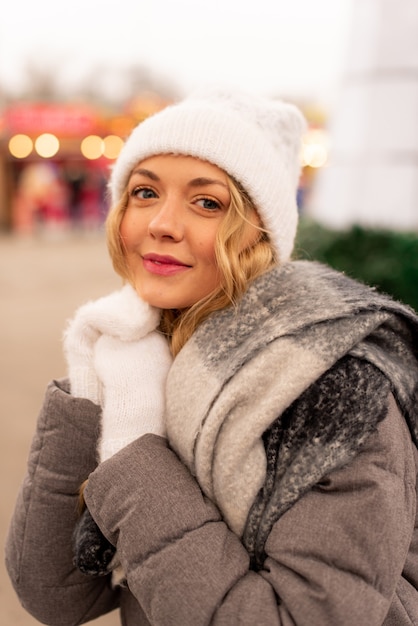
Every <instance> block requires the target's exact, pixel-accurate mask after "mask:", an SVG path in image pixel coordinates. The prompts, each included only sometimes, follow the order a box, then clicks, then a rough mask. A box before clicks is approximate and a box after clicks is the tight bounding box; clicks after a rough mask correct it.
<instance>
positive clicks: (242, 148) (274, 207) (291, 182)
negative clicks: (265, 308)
mask: <svg viewBox="0 0 418 626" xmlns="http://www.w3.org/2000/svg"><path fill="white" fill-rule="evenodd" d="M305 128H306V122H305V119H304V117H303V115H302V114H301V112H300V111H299V109H298V108H296V107H295V106H294V105H292V104H287V103H284V102H281V101H277V100H269V99H266V98H263V97H260V96H255V95H253V94H243V93H230V92H219V91H217V92H210V93H206V94H204V93H199V94H194V95H192V96H190V97H188V98H187V99H185V100H183V101H182V102H180V103H178V104H174V105H171V106H169V107H167V108H165V109H163V110H162V111H160V112H158V113H156V114H155V115H152V116H151V117H149V118H147V119H146V120H145V121H144V122H141V123H140V124H139V125H138V126H137V127H136V128H135V129H134V130H133V132H132V134H131V135H130V137H129V138H128V140H127V141H126V143H125V145H124V147H123V148H122V151H121V153H120V155H119V157H118V159H117V161H116V162H115V164H114V166H113V170H112V174H111V178H110V183H109V187H110V191H111V201H112V204H115V203H116V202H118V201H119V200H120V198H121V197H122V194H123V192H124V190H125V188H126V185H127V183H128V179H129V176H130V174H131V172H132V170H133V168H134V167H135V165H137V163H138V162H139V161H142V160H144V159H146V158H148V157H151V156H155V155H158V154H182V155H190V156H194V157H198V158H200V159H202V160H204V161H209V162H210V163H212V164H214V165H217V166H218V167H219V168H221V169H222V170H224V171H225V172H226V173H227V174H229V175H230V176H232V178H234V179H235V180H236V181H237V182H239V183H240V184H241V185H242V187H243V188H244V189H245V190H246V192H247V193H248V195H249V196H250V198H251V199H252V201H253V203H254V205H255V207H256V209H257V212H258V213H259V215H260V217H261V219H262V222H263V224H264V226H265V228H266V229H267V230H268V233H269V236H270V240H271V241H272V243H273V245H274V246H275V248H276V250H277V252H278V255H279V259H280V260H281V261H286V260H288V259H289V257H290V255H291V253H292V249H293V243H294V238H295V234H296V229H297V222H298V210H297V205H296V192H297V186H298V181H299V176H300V149H301V139H302V133H303V132H304V130H305Z"/></svg>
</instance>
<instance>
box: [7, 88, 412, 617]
mask: <svg viewBox="0 0 418 626" xmlns="http://www.w3.org/2000/svg"><path fill="white" fill-rule="evenodd" d="M304 129H305V122H304V120H303V117H302V115H301V113H300V112H299V111H298V109H297V108H296V107H294V106H293V105H290V104H286V103H283V102H280V101H270V100H268V99H264V98H261V97H256V96H253V95H249V94H247V95H243V94H239V93H237V94H236V93H227V92H220V93H218V92H216V93H212V92H210V93H207V94H204V93H203V94H196V95H194V96H191V97H189V98H187V99H186V100H184V101H183V102H180V103H177V104H174V105H172V106H170V107H168V108H166V109H164V110H163V111H161V112H159V113H157V114H155V115H154V116H152V117H150V118H148V119H147V120H146V121H144V122H143V123H141V124H140V125H139V126H138V127H137V128H136V129H135V130H134V131H133V133H132V134H131V136H130V138H129V139H128V141H127V142H126V144H125V146H124V148H123V150H122V152H121V154H120V156H119V158H118V159H117V161H116V163H115V166H114V168H113V171H112V174H111V179H110V189H111V195H112V208H111V210H110V213H109V215H108V218H107V237H108V246H109V250H110V254H111V257H112V260H113V265H114V267H115V270H116V271H117V272H118V274H120V276H121V277H122V279H123V281H124V282H125V283H126V285H125V287H124V288H123V289H125V288H126V287H127V288H128V291H129V290H130V291H129V293H130V296H131V297H132V296H134V295H135V294H136V295H137V296H138V299H139V300H140V301H141V302H143V303H145V304H147V305H149V307H150V308H151V309H152V311H153V312H154V313H155V311H157V312H158V320H159V322H158V330H159V332H160V333H161V336H162V337H164V338H165V339H164V340H165V341H167V344H168V346H169V347H170V351H171V355H172V357H173V359H174V360H173V362H172V364H170V363H169V364H168V367H167V369H169V371H168V376H167V380H166V382H164V381H165V375H163V376H162V377H161V378H162V380H161V381H160V384H161V385H162V387H164V391H161V394H162V395H163V396H164V398H162V399H161V400H162V401H163V402H164V405H165V409H164V411H160V412H159V413H160V418H159V419H160V421H159V422H158V419H157V423H156V421H155V419H154V418H155V414H154V415H151V416H150V418H149V417H148V415H147V411H144V410H143V407H141V405H142V404H143V398H142V396H141V394H140V393H139V394H138V388H140V387H141V383H142V381H140V380H139V377H137V376H136V371H137V368H138V361H140V358H139V356H138V352H137V351H136V350H135V349H130V348H131V347H132V346H131V344H130V342H132V341H134V340H133V339H132V337H126V338H125V344H124V345H122V344H120V346H119V348H118V347H117V346H116V344H115V346H114V350H113V352H109V351H108V352H106V350H102V351H100V350H96V348H97V347H98V346H99V341H100V338H98V336H99V337H100V333H98V336H95V337H93V339H92V341H91V343H90V345H89V348H88V350H87V351H84V350H80V351H77V350H75V357H76V359H77V358H78V357H79V356H80V355H81V357H82V356H83V354H84V356H85V359H84V360H83V359H82V361H83V362H82V363H81V368H82V369H84V372H85V375H86V378H87V379H88V380H89V381H90V382H91V384H92V387H93V389H94V390H95V391H94V393H93V394H91V388H90V386H89V385H86V387H85V388H84V390H82V391H79V389H78V387H77V380H76V378H77V377H76V374H75V373H74V369H73V368H72V367H71V359H72V356H74V351H73V349H72V348H71V345H70V344H69V343H67V345H66V350H67V360H68V362H69V380H67V379H65V380H58V381H54V382H52V383H50V385H49V387H48V390H47V394H46V399H45V403H44V406H43V408H42V410H41V413H40V417H39V422H38V426H37V431H36V433H35V437H34V442H33V446H32V450H31V453H30V458H29V465H28V473H27V477H26V479H25V481H24V484H23V486H22V490H21V492H20V494H19V497H18V500H17V504H16V508H15V512H14V514H13V518H12V520H11V525H10V530H9V534H8V539H7V545H6V561H7V567H8V571H9V574H10V577H11V580H12V582H13V584H14V587H15V589H16V592H17V594H18V596H19V598H20V600H21V602H22V604H23V606H24V607H25V608H26V609H27V610H28V611H29V612H30V613H31V614H32V615H34V616H35V617H36V618H37V619H39V620H41V621H42V622H45V623H48V624H52V625H53V624H80V623H85V622H88V621H89V620H92V619H94V618H96V617H98V616H100V615H102V614H104V613H106V612H108V611H111V610H112V609H114V608H116V607H119V609H120V612H121V620H122V623H123V624H126V625H128V626H129V625H133V624H135V625H139V624H141V625H150V624H151V625H153V626H157V625H160V626H161V625H166V624H178V625H179V626H180V625H181V626H189V625H190V626H199V625H203V624H214V625H221V624H222V625H231V624H242V625H246V624H248V625H251V626H254V624H257V626H262V625H264V624H265V625H269V626H271V625H272V624H277V625H279V624H283V625H286V626H290V625H291V624H293V625H297V626H302V625H308V624H309V625H310V626H312V625H330V626H331V625H332V626H335V625H336V624H338V626H358V625H359V624H367V625H368V626H374V625H376V626H377V625H382V624H384V625H385V626H391V625H392V626H394V625H395V624H397V625H398V626H399V625H405V626H406V625H407V624H409V625H410V624H414V623H418V591H417V588H418V528H417V497H416V489H417V487H416V485H417V467H418V452H417V444H418V414H417V413H418V402H417V400H418V393H417V388H418V385H417V381H418V362H417V345H418V344H417V334H418V319H417V316H416V315H415V313H414V312H413V311H412V310H411V309H410V308H408V307H407V306H404V305H402V304H401V303H397V302H395V301H393V300H392V299H391V298H389V297H387V296H385V295H381V294H378V293H377V292H376V291H374V290H373V289H371V288H369V287H367V286H364V285H362V284H360V283H358V282H356V281H354V280H351V279H350V278H348V277H346V276H344V275H343V274H340V273H338V272H336V271H334V270H332V269H330V268H327V267H325V266H322V265H320V264H318V263H316V262H308V261H297V260H296V261H295V260H292V254H293V246H294V237H295V232H296V228H297V219H298V213H297V206H296V191H297V186H298V179H299V174H300V160H299V152H300V145H301V136H302V134H303V132H304ZM353 253H354V252H353ZM92 306H93V308H94V307H97V306H99V308H100V304H99V305H98V304H97V303H93V305H92ZM118 311H119V309H118V307H116V313H115V320H116V321H115V327H116V329H117V331H116V334H118V333H119V329H120V319H118V315H119V313H118ZM134 311H135V308H134V307H133V308H132V325H133V326H135V324H136V317H135V312H134ZM93 317H94V316H93ZM79 319H80V318H79V314H76V316H75V318H74V320H73V321H72V322H71V324H70V328H74V327H75V326H76V325H77V320H79ZM108 319H109V318H108ZM124 319H125V321H126V319H128V320H129V319H130V318H129V315H128V318H126V316H124ZM109 323H110V325H112V323H111V322H109ZM104 331H105V332H104V336H105V337H107V335H106V332H107V330H106V328H105V329H104ZM82 337H83V333H82ZM119 340H120V341H122V340H121V338H120V336H119V338H118V341H119ZM106 341H107V339H106ZM105 343H106V342H105ZM92 351H93V353H94V358H93V359H92V357H91V353H92ZM157 361H158V358H157ZM164 367H165V366H164ZM164 367H163V366H161V369H162V370H164ZM116 380H117V382H118V384H115V381H116ZM150 384H152V381H151V383H150ZM156 387H158V385H156ZM98 389H99V390H101V391H100V393H99V394H97V390H98ZM101 398H105V399H107V400H108V401H109V402H110V405H109V404H107V403H106V402H105V406H104V407H103V406H101ZM107 406H112V407H113V408H112V410H111V411H110V414H109V412H108V411H106V410H105V409H106V407H107ZM135 406H138V417H137V418H136V419H137V420H138V421H140V422H141V424H140V428H141V430H142V434H141V435H140V436H138V437H137V438H134V440H133V441H132V442H131V443H128V445H122V446H121V447H119V449H118V450H117V451H116V452H115V453H112V454H110V455H109V456H108V457H107V459H106V460H104V461H103V462H101V463H98V462H97V459H96V448H97V445H98V441H100V438H99V433H98V431H99V424H100V421H101V419H103V414H104V413H105V412H106V414H107V418H106V419H108V420H109V423H108V427H109V430H110V431H112V430H113V432H116V433H117V432H118V424H120V422H121V421H122V422H123V421H125V418H126V417H127V416H128V421H129V420H131V418H132V414H133V413H135V411H134V410H133V408H134V409H135ZM150 413H152V411H150ZM157 413H158V412H157ZM131 421H132V420H131ZM133 421H135V418H134V419H133ZM99 445H100V443H99ZM87 478H88V482H87V486H86V488H85V491H84V499H85V503H86V505H87V510H88V511H89V515H90V516H91V518H92V519H93V520H94V522H95V523H96V524H97V526H98V527H99V529H100V532H101V533H102V541H103V544H102V547H103V550H102V551H101V550H100V548H98V549H95V554H94V559H95V560H97V563H96V566H95V567H92V568H91V571H90V572H89V573H88V575H86V574H84V573H82V572H81V571H80V570H79V568H77V566H76V565H75V563H77V562H80V559H83V558H84V557H85V556H86V555H85V554H84V553H83V551H84V550H85V545H84V544H82V543H81V542H79V541H78V540H77V533H78V530H79V528H80V518H79V517H78V514H77V499H78V488H79V485H80V483H81V482H82V481H83V480H85V479H87ZM81 519H82V518H81ZM74 533H75V537H76V540H75V542H74V540H73V537H74ZM96 548H97V546H96ZM115 550H117V555H118V558H119V560H120V563H121V566H122V568H123V571H124V574H125V576H126V584H125V586H113V585H112V583H111V576H110V574H109V571H110V569H111V568H110V567H109V553H110V556H112V555H113V554H114V552H115Z"/></svg>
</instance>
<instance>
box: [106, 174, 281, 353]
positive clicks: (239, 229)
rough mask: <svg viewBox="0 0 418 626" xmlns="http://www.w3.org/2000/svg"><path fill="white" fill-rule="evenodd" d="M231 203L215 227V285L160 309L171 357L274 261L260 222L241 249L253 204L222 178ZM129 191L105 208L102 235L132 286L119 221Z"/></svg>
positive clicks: (241, 293) (237, 300) (246, 196)
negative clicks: (187, 301) (185, 302)
mask: <svg viewBox="0 0 418 626" xmlns="http://www.w3.org/2000/svg"><path fill="white" fill-rule="evenodd" d="M228 187H229V191H230V194H231V203H230V205H229V207H228V211H227V212H226V215H225V218H224V219H223V220H222V222H221V225H220V227H219V230H218V233H217V237H216V242H215V256H216V262H217V265H218V268H219V270H220V275H221V279H220V284H219V285H218V287H217V288H216V289H215V290H214V291H212V292H211V293H210V294H208V295H207V296H205V297H204V298H203V299H202V300H199V301H198V302H196V303H195V304H193V306H191V307H189V308H187V309H183V310H180V311H179V310H175V309H164V310H163V311H162V315H161V323H160V330H161V331H162V332H163V333H164V334H166V335H167V337H168V339H169V342H170V348H171V352H172V354H173V355H174V356H175V355H176V354H177V353H178V352H179V351H180V350H181V348H182V347H183V346H184V344H185V343H186V341H187V340H188V339H189V338H190V337H191V336H192V334H193V333H194V331H195V330H196V328H197V327H198V326H199V324H201V323H202V322H203V320H205V319H206V318H207V317H208V315H210V314H211V313H213V312H214V311H219V310H221V309H224V308H225V307H228V306H231V305H232V306H235V305H236V304H237V303H238V302H239V300H240V298H241V297H242V296H243V295H244V293H245V292H246V291H247V289H248V287H249V285H250V283H251V282H252V281H253V280H254V279H255V278H257V276H260V275H261V274H263V273H264V272H266V271H267V270H268V269H270V268H271V267H272V266H273V265H276V264H277V263H278V262H279V259H278V258H277V253H276V251H275V250H274V248H273V246H272V245H271V242H270V240H269V237H268V233H267V231H266V230H265V228H263V226H261V225H260V226H256V228H257V229H258V230H259V237H258V238H257V240H256V241H255V243H252V244H251V245H250V246H248V247H247V248H245V249H244V250H242V241H243V239H244V237H245V235H246V233H247V229H248V226H249V225H250V224H251V225H252V226H254V223H253V222H252V221H251V217H252V215H253V213H254V211H255V208H254V205H253V204H252V202H251V200H250V198H249V197H248V195H247V194H246V192H245V191H244V190H243V189H242V188H241V186H240V185H239V184H238V183H237V182H236V181H234V180H233V179H232V178H230V177H228ZM128 200H129V195H128V191H127V190H125V192H124V194H123V196H122V198H121V200H120V201H119V202H118V203H117V204H116V205H115V206H114V207H113V208H112V209H111V210H110V212H109V214H108V217H107V220H106V236H107V246H108V250H109V254H110V257H111V260H112V263H113V267H114V269H115V271H116V272H117V273H118V274H119V275H120V276H121V277H122V278H123V280H124V281H127V282H129V283H131V284H132V285H133V278H132V276H131V274H130V269H129V267H128V264H127V261H126V255H125V250H124V243H123V240H122V238H121V236H120V226H121V223H122V219H123V216H124V214H125V211H126V209H127V206H128Z"/></svg>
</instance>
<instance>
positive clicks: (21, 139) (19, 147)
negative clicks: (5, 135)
mask: <svg viewBox="0 0 418 626" xmlns="http://www.w3.org/2000/svg"><path fill="white" fill-rule="evenodd" d="M32 150H33V141H32V139H31V138H30V137H28V135H22V134H19V135H14V136H13V137H11V139H10V141H9V151H10V154H12V155H13V156H14V157H16V158H17V159H24V158H26V157H27V156H29V154H30V153H31V152H32Z"/></svg>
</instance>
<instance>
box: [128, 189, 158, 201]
mask: <svg viewBox="0 0 418 626" xmlns="http://www.w3.org/2000/svg"><path fill="white" fill-rule="evenodd" d="M131 196H133V197H134V198H139V199H141V200H149V198H156V197H157V194H156V193H155V191H154V190H153V189H151V187H134V189H132V191H131Z"/></svg>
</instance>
